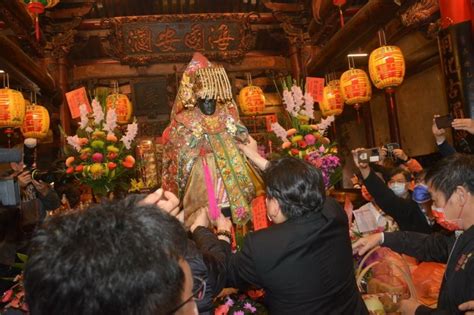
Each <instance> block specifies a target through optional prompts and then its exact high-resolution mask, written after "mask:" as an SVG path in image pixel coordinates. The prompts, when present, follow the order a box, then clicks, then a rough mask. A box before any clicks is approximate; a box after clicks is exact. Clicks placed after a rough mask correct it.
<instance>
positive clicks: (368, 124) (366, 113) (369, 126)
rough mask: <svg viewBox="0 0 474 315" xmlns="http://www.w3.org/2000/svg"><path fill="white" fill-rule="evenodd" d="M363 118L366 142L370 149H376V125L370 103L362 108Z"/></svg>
mask: <svg viewBox="0 0 474 315" xmlns="http://www.w3.org/2000/svg"><path fill="white" fill-rule="evenodd" d="M361 107H362V108H361V110H362V117H363V119H364V129H365V140H366V142H367V147H368V148H373V147H375V132H374V123H373V120H372V112H371V111H370V102H367V104H364V105H362V106H361Z"/></svg>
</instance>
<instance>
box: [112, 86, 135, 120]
mask: <svg viewBox="0 0 474 315" xmlns="http://www.w3.org/2000/svg"><path fill="white" fill-rule="evenodd" d="M106 105H107V110H109V109H111V108H115V112H116V113H117V123H119V124H127V123H128V122H129V121H130V119H131V118H132V112H133V106H132V102H130V100H129V99H128V97H127V95H125V94H118V93H114V94H110V95H109V96H107V100H106Z"/></svg>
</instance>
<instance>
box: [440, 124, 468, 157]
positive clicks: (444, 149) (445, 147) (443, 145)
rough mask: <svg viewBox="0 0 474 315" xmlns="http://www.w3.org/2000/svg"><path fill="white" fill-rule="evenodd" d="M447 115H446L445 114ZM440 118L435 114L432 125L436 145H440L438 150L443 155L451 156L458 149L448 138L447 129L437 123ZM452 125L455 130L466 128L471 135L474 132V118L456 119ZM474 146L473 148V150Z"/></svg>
mask: <svg viewBox="0 0 474 315" xmlns="http://www.w3.org/2000/svg"><path fill="white" fill-rule="evenodd" d="M445 117H446V116H445ZM437 118H440V116H439V115H435V116H434V118H433V125H432V126H431V131H432V132H433V136H434V137H435V139H436V145H437V146H438V151H439V153H440V154H441V155H442V156H443V157H447V156H450V155H452V154H454V153H456V149H454V147H453V146H451V145H450V144H449V143H448V141H447V140H446V129H444V128H441V127H439V128H438V125H437V123H436V119H437ZM451 127H452V128H454V129H455V130H464V131H467V132H469V133H470V134H471V135H473V134H474V119H470V118H463V119H454V120H452V122H451ZM472 149H473V148H471V152H472V151H473V150H472Z"/></svg>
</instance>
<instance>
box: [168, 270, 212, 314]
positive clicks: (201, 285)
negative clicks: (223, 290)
mask: <svg viewBox="0 0 474 315" xmlns="http://www.w3.org/2000/svg"><path fill="white" fill-rule="evenodd" d="M193 281H194V286H196V283H198V286H197V288H196V289H195V290H194V291H193V295H191V296H190V297H189V298H187V299H186V300H184V301H183V302H182V303H181V304H179V305H178V306H177V307H175V308H174V309H173V310H171V311H170V312H169V314H174V313H175V312H176V311H178V310H179V309H180V308H182V307H183V306H184V305H186V304H187V303H189V302H190V301H192V300H195V301H201V300H202V299H203V298H204V295H205V293H206V281H204V279H202V278H200V277H193Z"/></svg>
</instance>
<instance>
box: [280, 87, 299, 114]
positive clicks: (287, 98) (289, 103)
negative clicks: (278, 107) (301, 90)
mask: <svg viewBox="0 0 474 315" xmlns="http://www.w3.org/2000/svg"><path fill="white" fill-rule="evenodd" d="M283 103H284V104H285V106H286V110H287V111H288V112H289V113H290V114H291V115H292V116H294V117H296V116H298V109H297V108H296V104H295V100H294V98H293V95H292V93H291V92H290V91H288V90H283Z"/></svg>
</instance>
